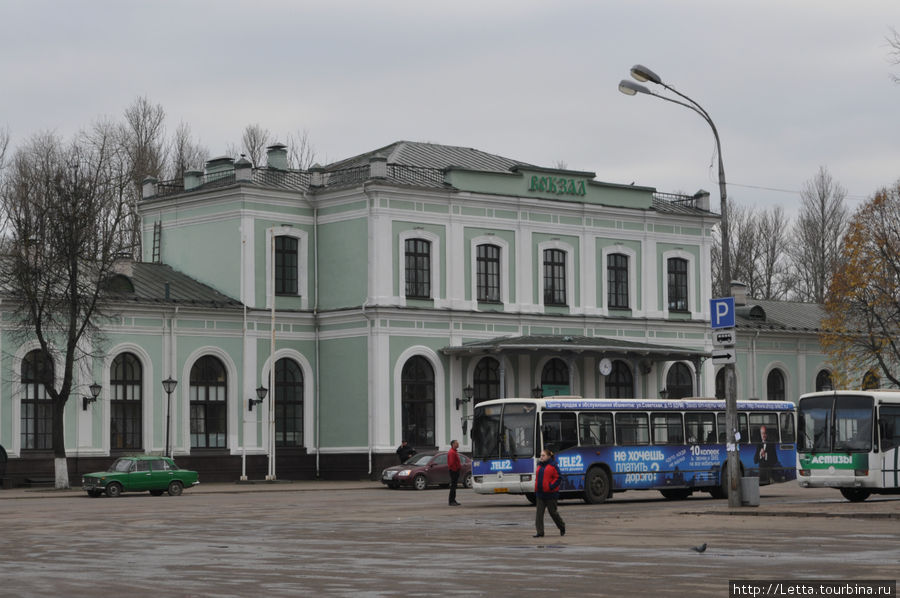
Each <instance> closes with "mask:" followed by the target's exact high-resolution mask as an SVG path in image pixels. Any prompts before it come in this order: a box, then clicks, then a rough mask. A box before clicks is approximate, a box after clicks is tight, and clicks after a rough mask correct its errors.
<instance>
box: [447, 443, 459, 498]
mask: <svg viewBox="0 0 900 598" xmlns="http://www.w3.org/2000/svg"><path fill="white" fill-rule="evenodd" d="M458 448H459V442H457V441H456V440H451V441H450V452H448V453H447V469H449V470H450V506H451V507H458V506H459V503H458V502H456V484H457V483H458V482H459V470H460V469H461V468H462V464H461V463H460V462H459V453H458V452H456V449H458Z"/></svg>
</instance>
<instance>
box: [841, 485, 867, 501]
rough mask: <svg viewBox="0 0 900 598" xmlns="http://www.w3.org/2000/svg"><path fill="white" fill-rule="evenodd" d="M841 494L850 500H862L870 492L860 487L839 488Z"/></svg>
mask: <svg viewBox="0 0 900 598" xmlns="http://www.w3.org/2000/svg"><path fill="white" fill-rule="evenodd" d="M841 494H842V495H843V497H844V498H846V499H847V500H849V501H850V502H862V501H864V500H866V499H867V498H869V496H870V495H871V494H872V493H871V492H869V491H868V490H863V489H862V488H841Z"/></svg>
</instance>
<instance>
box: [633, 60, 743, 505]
mask: <svg viewBox="0 0 900 598" xmlns="http://www.w3.org/2000/svg"><path fill="white" fill-rule="evenodd" d="M631 76H632V77H633V78H634V79H636V80H637V81H640V83H635V82H634V81H629V80H628V79H622V81H621V82H620V83H619V91H621V92H622V93H624V94H625V95H630V96H633V95H635V94H639V93H643V94H647V95H650V96H653V97H656V98H659V99H661V100H665V101H667V102H671V103H673V104H678V105H679V106H684V107H685V108H689V109H690V110H693V111H694V112H696V113H697V114H699V115H700V117H701V118H702V119H703V120H705V121H706V123H707V124H708V125H709V126H710V128H711V129H712V132H713V136H714V137H715V138H716V154H717V155H718V157H719V198H720V209H721V212H722V224H721V227H722V231H721V232H722V272H721V274H722V276H721V278H722V280H721V285H722V286H721V296H722V297H729V296H731V256H730V255H729V249H730V245H729V242H728V205H727V202H726V198H727V194H726V192H725V166H724V164H723V162H722V145H721V143H720V142H719V131H718V130H717V129H716V125H715V123H713V121H712V118H710V116H709V113H708V112H707V111H706V110H704V109H703V107H702V106H701V105H700V104H698V103H697V102H695V101H694V100H692V99H691V98H689V97H688V96H686V95H684V94H683V93H681V92H680V91H678V90H676V89H674V88H673V87H672V86H670V85H667V84H666V83H664V82H663V80H662V79H661V78H660V76H659V75H657V74H656V73H654V72H653V71H651V70H650V69H648V68H647V67H645V66H643V65H641V64H636V65H634V66H633V67H631ZM648 82H649V83H654V84H656V85H659V86H661V87H663V88H665V89H667V90H668V91H670V92H672V93H674V94H675V95H677V96H678V97H680V98H682V99H683V100H685V101H683V102H682V101H680V100H676V99H674V98H669V97H666V96H664V95H660V94H658V93H655V92H653V91H651V90H650V89H649V88H648V87H646V86H644V85H641V83H648ZM724 372H725V425H726V428H727V429H728V430H729V433H728V441H727V445H726V446H727V454H728V506H729V507H739V506H740V505H741V494H740V484H739V483H738V479H739V477H740V467H741V466H740V459H739V455H738V452H737V439H736V438H735V435H736V432H737V429H738V428H737V385H736V381H735V373H734V364H733V363H726V364H725V366H724Z"/></svg>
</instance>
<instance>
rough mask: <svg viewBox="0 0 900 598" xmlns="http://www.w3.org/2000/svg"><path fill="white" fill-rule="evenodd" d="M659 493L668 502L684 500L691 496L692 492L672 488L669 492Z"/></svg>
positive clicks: (686, 489) (662, 491)
mask: <svg viewBox="0 0 900 598" xmlns="http://www.w3.org/2000/svg"><path fill="white" fill-rule="evenodd" d="M659 493H660V494H662V495H663V498H665V499H666V500H684V499H686V498H687V497H688V496H690V495H691V490H690V489H689V488H672V489H669V490H660V491H659Z"/></svg>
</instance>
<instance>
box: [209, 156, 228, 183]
mask: <svg viewBox="0 0 900 598" xmlns="http://www.w3.org/2000/svg"><path fill="white" fill-rule="evenodd" d="M233 173H234V158H229V157H228V156H219V157H218V158H213V159H212V160H207V161H206V178H207V180H216V179H220V178H224V177H225V176H227V175H229V174H233Z"/></svg>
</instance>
